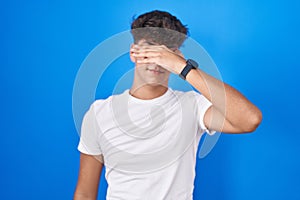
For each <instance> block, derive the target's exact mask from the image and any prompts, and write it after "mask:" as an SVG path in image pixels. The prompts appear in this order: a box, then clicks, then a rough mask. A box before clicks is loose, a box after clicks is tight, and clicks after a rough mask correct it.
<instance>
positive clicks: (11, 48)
mask: <svg viewBox="0 0 300 200" xmlns="http://www.w3.org/2000/svg"><path fill="white" fill-rule="evenodd" d="M154 9H161V10H166V11H169V12H171V13H172V14H174V15H176V16H178V18H180V19H181V20H182V22H183V23H184V24H187V25H188V27H189V28H190V33H191V37H192V38H193V39H195V40H197V41H198V42H199V43H200V44H201V45H202V46H203V47H204V48H205V49H206V50H207V51H208V53H209V54H210V55H211V57H212V58H213V60H214V61H215V63H216V64H217V66H218V68H219V70H220V72H221V74H222V77H223V80H224V81H225V82H227V83H229V84H231V85H232V86H234V87H236V88H237V89H239V90H240V91H242V92H243V93H244V94H245V95H246V96H247V97H248V98H249V99H250V100H251V101H253V102H254V103H255V104H257V105H258V107H260V108H261V110H262V112H263V115H264V119H263V122H262V124H261V126H260V127H259V128H258V129H257V130H256V131H255V133H253V134H248V135H222V136H221V137H220V139H219V141H218V143H217V145H216V147H215V148H214V149H213V151H212V152H211V153H210V154H209V156H207V157H205V158H204V159H201V160H200V159H198V160H197V177H196V180H195V191H194V197H195V199H202V200H214V199H216V200H219V199H222V200H227V199H228V200H248V199H249V200H250V199H251V200H252V199H264V200H265V199H300V193H299V190H300V170H299V169H300V157H299V152H300V145H299V139H300V134H299V133H300V132H299V129H298V125H299V108H298V107H299V106H298V103H299V100H300V98H299V84H298V81H299V78H298V73H299V72H300V69H299V67H300V66H299V61H298V60H299V56H300V55H299V54H300V53H299V52H300V51H299V45H300V40H299V35H300V31H299V27H300V26H299V25H300V24H299V23H300V19H299V18H300V15H299V10H300V6H299V3H298V1H292V0H285V1H279V0H275V1H264V0H262V1H241V0H239V1H238V0H231V1H225V0H214V1H209V2H208V1H196V0H185V1H175V0H161V1H158V0H153V1H146V0H130V1H116V0H112V1H95V0H90V1H66V0H65V1H58V0H51V1H50V0H48V1H46V0H35V1H34V0H31V1H16V0H12V1H7V2H4V1H1V6H0V22H1V33H0V34H1V54H0V55H1V67H0V91H1V139H0V154H1V165H0V199H31V200H35V199H71V198H72V195H73V192H74V188H75V185H76V181H77V173H78V167H79V165H78V164H79V153H78V151H77V149H76V148H77V144H78V140H79V137H78V134H77V132H76V129H75V126H74V121H73V116H72V89H73V83H74V80H75V77H76V73H77V71H78V69H79V67H80V65H81V63H82V61H83V60H84V58H85V57H86V56H87V55H88V53H89V52H90V51H91V50H92V49H93V48H94V47H95V46H96V45H97V44H99V43H100V42H101V41H104V40H105V39H107V38H108V37H110V36H112V35H114V34H117V33H119V32H121V31H126V30H128V29H129V25H130V22H131V19H132V16H133V15H134V14H137V15H139V14H141V13H144V12H146V11H151V10H154ZM125 59H127V60H128V58H125ZM128 63H129V62H128ZM119 67H120V70H124V69H122V65H121V64H120V65H119ZM131 67H132V66H131ZM111 76H113V72H112V73H106V75H105V76H103V79H101V81H102V82H103V83H105V87H104V88H102V89H101V90H100V92H98V93H97V97H98V98H105V97H107V96H108V95H109V94H110V93H111V89H112V88H110V86H109V85H112V84H114V83H115V81H116V80H115V79H114V78H111V79H109V77H111ZM105 187H106V184H105V182H104V180H103V177H102V180H101V186H100V194H99V199H104V196H105Z"/></svg>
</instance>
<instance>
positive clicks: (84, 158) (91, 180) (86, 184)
mask: <svg viewBox="0 0 300 200" xmlns="http://www.w3.org/2000/svg"><path fill="white" fill-rule="evenodd" d="M102 160H103V158H102V155H100V156H93V155H87V154H84V153H81V154H80V168H79V176H78V182H77V186H76V190H75V194H74V199H75V200H80V199H96V198H97V194H98V186H99V180H100V175H101V172H102V168H103V162H102Z"/></svg>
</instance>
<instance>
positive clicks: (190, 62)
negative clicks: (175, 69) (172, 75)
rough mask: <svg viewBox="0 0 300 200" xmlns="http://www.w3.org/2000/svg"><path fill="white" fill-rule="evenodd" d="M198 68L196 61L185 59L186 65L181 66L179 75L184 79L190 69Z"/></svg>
mask: <svg viewBox="0 0 300 200" xmlns="http://www.w3.org/2000/svg"><path fill="white" fill-rule="evenodd" d="M196 68H198V63H197V62H196V61H194V60H192V59H187V61H186V66H185V67H184V68H183V70H182V71H181V73H180V74H179V76H180V77H181V78H182V79H183V80H185V79H186V76H187V74H188V73H189V72H190V71H191V70H192V69H196Z"/></svg>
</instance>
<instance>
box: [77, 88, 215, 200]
mask: <svg viewBox="0 0 300 200" xmlns="http://www.w3.org/2000/svg"><path fill="white" fill-rule="evenodd" d="M210 106H211V102H209V101H208V100H207V99H206V98H205V97H204V96H203V95H201V94H199V93H197V92H195V91H190V92H181V91H176V90H172V89H171V88H169V89H168V90H167V92H166V93H164V94H163V95H162V96H160V97H158V98H154V99H151V100H141V99H138V98H135V97H133V96H131V95H130V94H129V90H126V91H124V92H123V93H122V94H119V95H112V96H110V97H109V98H107V99H104V100H97V101H95V102H94V103H93V104H92V105H91V107H90V109H89V110H88V112H87V113H86V114H85V116H84V119H83V122H82V127H81V137H80V142H79V145H78V150H79V151H80V152H82V153H85V154H89V155H100V154H102V155H103V158H104V165H105V167H106V174H105V177H106V180H107V182H108V190H107V196H106V198H107V199H108V200H120V199H124V200H148V199H149V200H173V199H174V200H192V199H193V189H194V178H195V163H196V153H197V148H198V144H199V141H200V138H201V136H202V134H203V133H204V132H205V131H206V132H208V133H209V134H213V133H214V132H213V131H208V130H207V129H206V127H205V125H204V122H203V118H204V114H205V112H206V110H207V109H208V108H209V107H210Z"/></svg>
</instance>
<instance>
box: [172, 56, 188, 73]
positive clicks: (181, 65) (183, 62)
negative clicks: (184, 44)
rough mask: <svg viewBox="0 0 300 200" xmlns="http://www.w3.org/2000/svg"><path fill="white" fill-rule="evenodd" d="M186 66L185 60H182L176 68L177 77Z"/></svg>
mask: <svg viewBox="0 0 300 200" xmlns="http://www.w3.org/2000/svg"><path fill="white" fill-rule="evenodd" d="M185 66H186V60H185V59H184V58H183V59H182V60H181V61H180V62H178V64H177V66H176V70H175V72H176V75H179V74H180V73H181V72H182V70H183V69H184V68H185Z"/></svg>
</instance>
